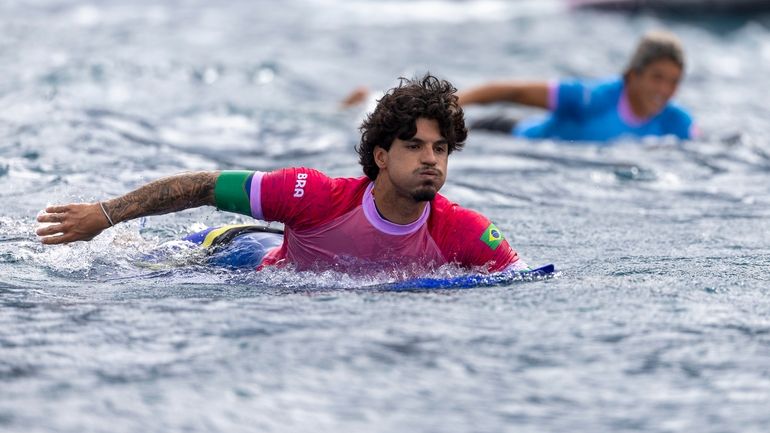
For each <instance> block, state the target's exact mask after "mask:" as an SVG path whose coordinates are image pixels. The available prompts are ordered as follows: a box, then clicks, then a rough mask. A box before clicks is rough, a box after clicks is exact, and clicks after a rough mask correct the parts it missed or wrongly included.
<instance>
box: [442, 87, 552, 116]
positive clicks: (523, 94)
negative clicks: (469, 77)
mask: <svg viewBox="0 0 770 433" xmlns="http://www.w3.org/2000/svg"><path fill="white" fill-rule="evenodd" d="M548 94H549V85H548V83H547V82H532V83H527V82H519V81H493V82H490V83H487V84H483V85H481V86H478V87H473V88H470V89H468V90H464V91H461V92H459V93H458V94H457V96H458V97H459V98H460V105H462V106H467V105H472V104H490V103H493V102H514V103H517V104H523V105H530V106H533V107H540V108H546V109H547V108H550V107H549V103H548V96H549V95H548Z"/></svg>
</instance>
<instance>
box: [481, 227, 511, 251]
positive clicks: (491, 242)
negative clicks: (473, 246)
mask: <svg viewBox="0 0 770 433" xmlns="http://www.w3.org/2000/svg"><path fill="white" fill-rule="evenodd" d="M503 239H505V238H504V237H503V233H502V232H501V231H500V229H498V228H497V227H496V226H495V225H494V224H490V225H489V227H487V229H486V230H484V234H482V235H481V242H484V243H485V244H487V246H488V247H489V248H491V249H492V250H493V251H494V250H496V249H497V247H499V246H500V243H502V242H503Z"/></svg>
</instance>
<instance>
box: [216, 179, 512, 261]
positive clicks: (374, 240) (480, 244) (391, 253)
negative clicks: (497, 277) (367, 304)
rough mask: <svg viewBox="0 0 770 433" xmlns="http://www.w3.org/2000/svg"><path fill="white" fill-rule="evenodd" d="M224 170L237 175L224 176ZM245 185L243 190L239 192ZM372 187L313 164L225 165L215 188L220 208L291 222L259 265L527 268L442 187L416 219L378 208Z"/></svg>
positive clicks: (492, 230) (477, 216) (480, 219)
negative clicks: (250, 168)
mask: <svg viewBox="0 0 770 433" xmlns="http://www.w3.org/2000/svg"><path fill="white" fill-rule="evenodd" d="M223 176H229V178H230V179H231V180H230V181H223V182H220V180H221V179H222V178H223ZM237 176H240V178H238V177H237ZM240 179H242V181H241V180H240ZM220 183H222V185H220ZM238 186H240V189H241V192H238V191H235V192H233V189H237V188H238ZM373 187H374V183H373V182H372V181H371V180H369V179H368V178H366V177H360V178H330V177H327V176H326V175H324V174H323V173H321V172H319V171H317V170H313V169H308V168H287V169H282V170H277V171H274V172H269V173H265V172H259V171H256V172H227V171H225V172H223V173H222V174H221V175H220V179H218V180H217V188H216V191H215V195H216V196H217V206H218V207H219V208H220V209H224V210H233V211H236V212H241V213H249V214H250V215H251V216H253V217H254V218H257V219H260V220H265V221H279V222H282V223H284V225H285V232H284V241H283V245H281V246H280V247H277V248H274V249H273V250H271V251H269V252H268V253H267V254H266V256H265V258H264V259H263V261H262V263H261V265H260V267H263V266H268V265H281V264H294V265H295V266H296V267H297V268H298V269H314V270H325V269H335V270H339V271H344V272H353V273H361V272H364V271H365V272H371V271H372V270H375V271H376V270H397V271H401V272H405V273H407V274H420V273H424V272H425V271H429V270H431V269H435V268H436V267H438V266H441V265H443V264H446V263H453V264H456V265H459V266H461V267H464V268H478V269H481V270H485V271H489V272H497V271H502V270H505V269H525V268H526V267H527V265H526V264H524V262H523V261H522V260H519V257H518V255H517V254H516V251H514V250H513V249H512V248H511V247H510V245H509V244H508V242H507V241H506V240H505V239H504V238H503V235H502V233H501V232H500V231H499V230H498V229H497V227H495V225H494V224H492V223H491V222H490V221H489V220H488V219H487V218H486V217H484V216H483V215H481V214H479V213H477V212H475V211H472V210H469V209H464V208H462V207H460V206H458V205H457V204H455V203H452V202H450V201H449V200H447V199H446V198H445V197H443V196H442V195H440V194H437V195H436V197H435V199H434V200H433V201H431V202H429V203H428V205H427V206H426V207H425V210H424V211H423V213H422V215H421V216H420V217H419V218H418V219H417V220H416V221H414V222H413V223H410V224H406V225H401V224H394V223H392V222H390V221H387V220H386V219H384V218H383V217H382V216H381V215H380V214H379V212H378V211H377V208H376V206H375V197H374V194H373V191H372V189H373ZM225 195H227V196H228V197H220V196H225ZM226 199H229V200H230V201H229V202H227V201H226ZM244 200H247V201H248V203H245V202H244Z"/></svg>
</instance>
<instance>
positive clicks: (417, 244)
mask: <svg viewBox="0 0 770 433" xmlns="http://www.w3.org/2000/svg"><path fill="white" fill-rule="evenodd" d="M455 93H456V89H455V88H454V87H453V86H452V85H451V84H450V83H448V82H447V81H443V80H439V79H437V78H436V77H433V76H431V75H426V76H425V77H423V78H422V79H419V80H405V79H402V80H401V83H400V84H399V85H398V86H397V87H395V88H394V89H391V90H390V91H389V92H388V93H387V94H386V95H385V96H384V97H383V98H382V99H381V100H380V101H379V104H378V106H377V108H376V109H375V110H374V112H373V113H372V114H370V115H369V116H368V117H367V119H366V120H365V121H364V122H363V125H362V126H361V131H362V137H361V142H360V144H359V145H358V146H357V148H356V150H357V152H358V155H359V162H360V163H361V165H362V166H363V171H364V174H365V175H366V176H364V177H359V178H329V177H327V176H325V175H324V174H322V173H321V172H319V171H316V170H313V169H309V168H287V169H281V170H277V171H273V172H259V171H221V172H220V171H212V172H196V173H184V174H178V175H176V176H171V177H167V178H164V179H160V180H157V181H154V182H151V183H149V184H147V185H144V186H142V187H140V188H138V189H137V190H135V191H132V192H129V193H128V194H125V195H123V196H120V197H117V198H114V199H112V200H107V201H104V202H98V203H80V204H68V205H56V206H49V207H48V208H46V210H45V213H43V214H41V215H40V216H38V221H39V222H42V223H52V224H51V225H49V226H46V227H42V228H39V229H38V230H37V234H38V236H41V238H42V239H41V240H42V242H43V243H44V244H62V243H69V242H74V241H79V240H90V239H92V238H93V237H95V236H96V235H98V234H99V233H101V232H102V231H103V230H104V229H106V228H108V227H110V226H112V225H114V224H118V223H120V222H123V221H127V220H130V219H134V218H139V217H143V216H147V215H157V214H164V213H170V212H175V211H180V210H183V209H188V208H193V207H198V206H203V205H210V206H216V207H217V208H218V209H220V210H225V211H230V212H237V213H241V214H245V215H250V216H252V217H254V218H257V219H260V220H265V221H279V222H282V223H284V225H285V233H284V238H283V242H282V244H281V245H280V246H276V247H274V248H272V249H270V250H269V251H267V252H266V254H265V255H264V258H263V259H262V260H261V263H260V266H267V265H282V264H292V265H295V266H296V267H297V268H298V269H319V270H322V269H329V268H331V269H337V270H342V271H349V270H359V269H361V268H366V269H369V268H372V269H391V270H399V271H404V272H406V273H408V274H419V273H423V272H427V271H429V270H431V269H434V268H436V267H438V266H441V265H443V264H446V263H452V264H456V265H459V266H462V267H464V268H473V269H483V270H486V271H489V272H497V271H503V270H508V269H513V270H519V269H525V268H526V267H527V265H526V264H525V263H524V262H523V261H522V260H520V259H519V257H518V255H517V253H516V251H514V250H513V249H512V248H511V247H510V245H509V244H508V242H507V241H506V240H505V239H504V237H503V235H502V233H501V232H500V230H499V229H498V228H497V227H495V225H494V224H492V223H491V222H490V221H489V220H488V219H487V218H486V217H484V216H483V215H481V214H479V213H477V212H475V211H472V210H468V209H464V208H462V207H460V206H458V205H457V204H455V203H452V202H450V201H449V200H447V199H446V198H444V197H443V196H442V195H440V194H438V192H439V190H440V189H441V187H442V186H443V185H444V181H445V179H446V173H447V162H448V157H449V154H451V153H452V152H453V151H455V150H460V149H461V148H462V146H463V145H464V141H465V139H466V136H467V129H466V128H465V121H464V118H463V112H462V109H461V108H460V107H459V105H458V101H457V96H456V95H455Z"/></svg>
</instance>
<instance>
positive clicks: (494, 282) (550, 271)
mask: <svg viewBox="0 0 770 433" xmlns="http://www.w3.org/2000/svg"><path fill="white" fill-rule="evenodd" d="M555 273H556V267H555V266H554V265H553V264H548V265H544V266H541V267H539V268H535V269H529V270H523V271H509V272H497V273H493V274H467V275H458V276H456V277H450V278H414V279H410V280H405V281H399V282H395V283H389V284H384V285H381V286H379V288H382V289H386V290H431V289H471V288H475V287H492V286H505V285H509V284H512V283H516V282H519V281H535V280H542V279H546V278H549V277H552V276H553V275H554V274H555Z"/></svg>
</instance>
